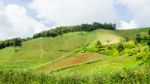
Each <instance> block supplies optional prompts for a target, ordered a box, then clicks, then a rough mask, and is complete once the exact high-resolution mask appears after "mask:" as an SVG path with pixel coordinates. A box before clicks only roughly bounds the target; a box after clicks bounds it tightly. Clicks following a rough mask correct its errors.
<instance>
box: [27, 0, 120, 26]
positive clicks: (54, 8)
mask: <svg viewBox="0 0 150 84" xmlns="http://www.w3.org/2000/svg"><path fill="white" fill-rule="evenodd" d="M114 4H115V3H114V0H33V2H32V4H31V5H30V7H32V8H34V9H35V10H36V11H37V12H38V16H37V17H38V18H43V19H45V20H48V21H49V22H52V23H55V24H56V25H57V26H58V25H74V24H81V23H90V22H94V21H99V22H117V21H118V16H117V12H116V10H115V8H114Z"/></svg>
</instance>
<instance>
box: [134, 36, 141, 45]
mask: <svg viewBox="0 0 150 84" xmlns="http://www.w3.org/2000/svg"><path fill="white" fill-rule="evenodd" d="M135 40H136V42H137V43H141V40H142V39H141V34H136V39H135Z"/></svg>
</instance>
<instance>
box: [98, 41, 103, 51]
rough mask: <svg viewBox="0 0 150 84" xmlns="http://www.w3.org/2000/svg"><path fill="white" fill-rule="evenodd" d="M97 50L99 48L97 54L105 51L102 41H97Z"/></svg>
mask: <svg viewBox="0 0 150 84" xmlns="http://www.w3.org/2000/svg"><path fill="white" fill-rule="evenodd" d="M96 48H97V52H101V51H103V46H102V44H101V42H100V41H97V43H96Z"/></svg>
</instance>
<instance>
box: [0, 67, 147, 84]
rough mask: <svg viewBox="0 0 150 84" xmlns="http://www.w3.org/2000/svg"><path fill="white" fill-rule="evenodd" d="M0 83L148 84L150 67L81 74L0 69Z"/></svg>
mask: <svg viewBox="0 0 150 84" xmlns="http://www.w3.org/2000/svg"><path fill="white" fill-rule="evenodd" d="M0 83H1V84H138V83H139V84H149V83H150V68H143V69H142V70H136V69H123V70H121V71H118V72H114V73H112V74H108V73H103V74H102V73H101V74H100V73H95V74H92V75H82V74H79V73H73V74H67V75H61V76H60V75H57V74H44V73H34V72H30V71H28V72H22V71H13V70H5V71H3V70H0Z"/></svg>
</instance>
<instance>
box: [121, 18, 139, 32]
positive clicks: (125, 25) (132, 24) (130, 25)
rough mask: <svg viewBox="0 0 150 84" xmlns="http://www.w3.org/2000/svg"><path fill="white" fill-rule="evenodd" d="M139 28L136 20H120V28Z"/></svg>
mask: <svg viewBox="0 0 150 84" xmlns="http://www.w3.org/2000/svg"><path fill="white" fill-rule="evenodd" d="M135 28H138V25H137V24H136V22H135V21H134V20H131V21H130V22H126V21H123V20H122V21H120V27H119V28H118V29H121V30H125V29H135Z"/></svg>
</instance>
